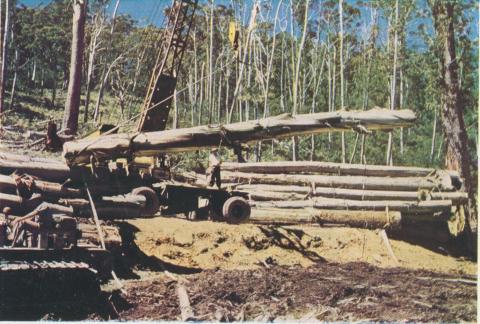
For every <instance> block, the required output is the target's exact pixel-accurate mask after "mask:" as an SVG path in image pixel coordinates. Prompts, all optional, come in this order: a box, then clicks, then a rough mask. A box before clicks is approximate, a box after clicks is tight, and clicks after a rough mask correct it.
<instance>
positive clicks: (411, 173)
mask: <svg viewBox="0 0 480 324" xmlns="http://www.w3.org/2000/svg"><path fill="white" fill-rule="evenodd" d="M222 171H232V172H256V173H268V174H281V173H294V174H298V173H321V174H334V175H338V176H341V175H362V176H374V177H375V176H376V177H427V176H429V175H432V174H434V172H435V169H432V168H419V167H404V166H384V165H362V164H343V163H333V162H310V161H301V162H300V161H299V162H283V161H275V162H259V163H236V162H224V163H222Z"/></svg>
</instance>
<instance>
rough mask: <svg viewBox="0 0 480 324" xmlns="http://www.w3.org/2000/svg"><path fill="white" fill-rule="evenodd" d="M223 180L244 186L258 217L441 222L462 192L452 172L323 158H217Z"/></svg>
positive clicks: (458, 206)
mask: <svg viewBox="0 0 480 324" xmlns="http://www.w3.org/2000/svg"><path fill="white" fill-rule="evenodd" d="M222 181H223V183H224V186H226V187H230V188H234V189H235V190H240V191H246V192H248V193H249V195H250V199H251V204H252V206H253V207H254V208H253V212H252V220H254V221H258V222H279V223H282V222H283V223H292V222H325V223H343V224H349V225H352V226H360V225H361V226H363V227H376V228H378V227H384V226H390V227H398V226H400V225H401V224H402V223H415V222H425V221H428V222H445V221H447V220H449V219H450V218H451V217H452V214H455V213H460V212H461V211H462V207H463V205H464V204H465V203H466V202H467V201H468V196H467V194H466V193H465V192H463V191H461V190H460V188H461V186H462V181H461V179H460V177H459V175H458V173H456V172H452V171H445V170H435V169H430V168H417V167H400V166H380V165H359V164H338V163H328V162H260V163H223V164H222Z"/></svg>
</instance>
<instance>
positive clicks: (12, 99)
mask: <svg viewBox="0 0 480 324" xmlns="http://www.w3.org/2000/svg"><path fill="white" fill-rule="evenodd" d="M17 70H18V49H15V64H14V73H13V81H12V91H11V92H10V105H9V108H10V110H11V109H12V108H13V102H14V100H15V87H16V85H17V74H18V73H17V72H18V71H17Z"/></svg>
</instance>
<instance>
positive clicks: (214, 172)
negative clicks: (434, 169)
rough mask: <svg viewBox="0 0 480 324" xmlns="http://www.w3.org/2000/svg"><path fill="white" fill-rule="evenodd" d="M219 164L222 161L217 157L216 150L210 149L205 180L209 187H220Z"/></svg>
mask: <svg viewBox="0 0 480 324" xmlns="http://www.w3.org/2000/svg"><path fill="white" fill-rule="evenodd" d="M221 164H222V161H221V160H220V158H219V156H218V149H217V148H214V149H212V150H211V151H210V155H209V157H208V169H207V180H208V184H209V185H210V186H213V185H217V187H218V189H220V187H221V186H222V180H221V178H220V165H221Z"/></svg>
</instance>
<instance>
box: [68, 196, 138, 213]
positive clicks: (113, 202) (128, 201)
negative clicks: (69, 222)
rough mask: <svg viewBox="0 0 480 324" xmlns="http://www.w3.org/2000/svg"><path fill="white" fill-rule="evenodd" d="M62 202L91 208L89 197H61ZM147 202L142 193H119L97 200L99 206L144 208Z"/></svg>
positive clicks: (87, 208) (77, 208)
mask: <svg viewBox="0 0 480 324" xmlns="http://www.w3.org/2000/svg"><path fill="white" fill-rule="evenodd" d="M60 203H61V204H63V205H67V206H72V207H74V208H75V209H76V210H83V209H85V210H90V202H89V201H88V200H87V199H81V198H80V199H79V198H76V199H60ZM145 204H146V198H145V196H141V195H119V196H113V197H101V199H100V200H99V201H95V206H96V207H97V208H106V207H108V208H118V209H122V208H127V209H128V208H143V207H145Z"/></svg>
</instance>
